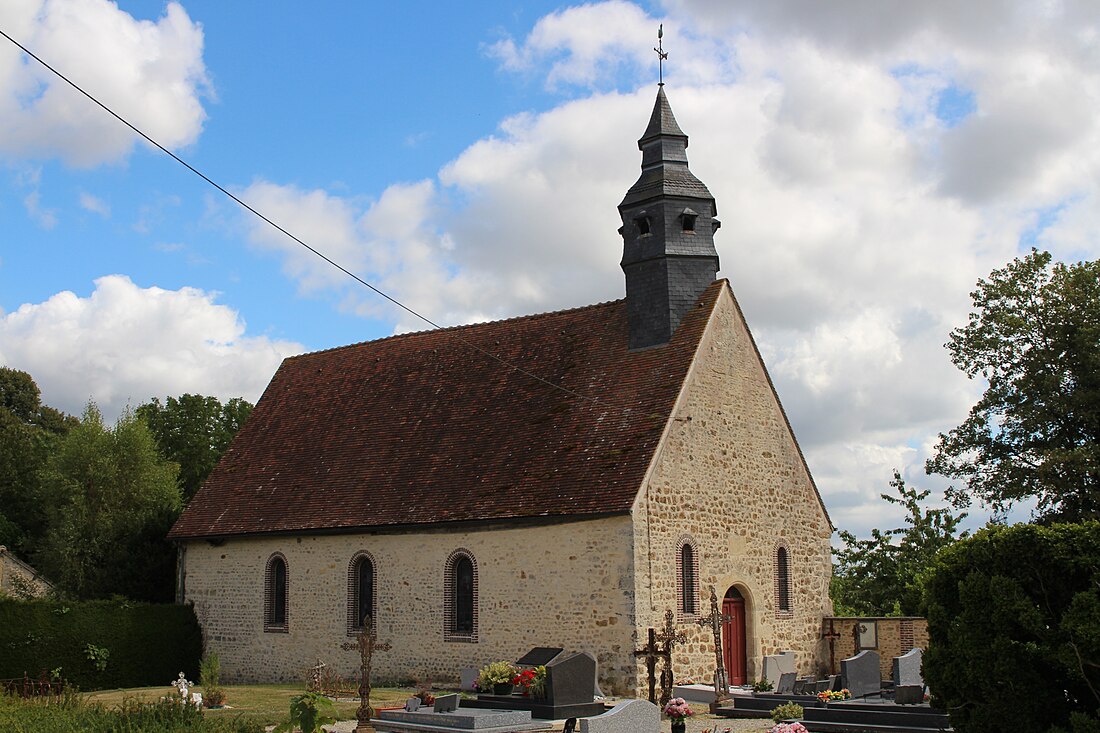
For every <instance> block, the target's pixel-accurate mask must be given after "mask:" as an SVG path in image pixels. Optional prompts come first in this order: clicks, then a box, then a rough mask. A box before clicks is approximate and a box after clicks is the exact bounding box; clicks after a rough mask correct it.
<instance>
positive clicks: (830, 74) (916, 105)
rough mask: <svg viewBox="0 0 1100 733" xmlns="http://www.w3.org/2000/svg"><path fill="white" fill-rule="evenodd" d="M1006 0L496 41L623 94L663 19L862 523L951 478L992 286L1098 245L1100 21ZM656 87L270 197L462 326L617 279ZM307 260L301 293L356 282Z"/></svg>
mask: <svg viewBox="0 0 1100 733" xmlns="http://www.w3.org/2000/svg"><path fill="white" fill-rule="evenodd" d="M979 5H980V4H979ZM987 5H988V6H982V7H981V8H971V5H970V4H963V5H959V4H957V3H920V4H913V3H883V4H882V6H883V8H884V10H883V11H882V12H881V13H880V12H873V13H870V14H868V13H866V12H865V11H866V10H867V5H866V4H865V3H852V2H847V3H846V2H841V3H830V4H829V10H828V12H827V13H824V11H823V10H820V8H821V5H820V4H819V3H813V2H808V3H803V2H788V3H775V2H764V1H763V0H762V1H761V2H758V3H754V2H746V3H725V2H706V1H705V0H697V1H692V0H683V1H682V2H672V3H670V4H669V10H668V13H667V15H666V16H664V17H648V16H647V15H646V14H645V13H644V12H643V11H642V10H641V9H640V8H638V7H637V6H635V5H633V4H630V3H626V2H622V1H621V0H610V1H609V2H603V3H592V4H587V5H583V6H577V7H573V8H569V9H566V10H561V11H557V12H554V13H552V14H550V15H548V16H546V17H545V18H543V19H542V20H540V21H539V22H538V23H536V24H535V26H534V27H533V29H532V31H531V33H530V34H529V35H528V36H527V37H526V38H524V39H519V40H516V39H505V40H503V41H501V42H499V43H497V44H496V45H494V46H492V47H491V48H490V49H488V52H489V53H490V55H492V56H494V57H495V58H497V59H499V60H500V61H501V64H502V66H503V67H504V68H505V69H507V70H512V71H518V72H522V73H526V74H542V75H544V77H545V80H546V83H547V86H548V87H549V88H561V87H563V86H569V85H572V86H574V87H579V88H581V89H584V90H592V89H597V90H599V89H605V90H606V89H608V88H614V86H615V81H614V80H615V78H616V76H618V77H619V78H621V77H622V75H623V74H624V73H628V74H629V73H632V72H630V71H629V70H631V69H635V70H636V69H639V68H641V67H643V66H644V65H645V63H646V62H645V61H644V57H645V56H646V55H649V56H650V57H651V58H653V56H654V55H653V54H652V51H650V50H649V47H650V46H651V45H653V43H652V42H653V41H655V40H656V39H655V38H654V35H655V33H654V31H655V30H656V26H657V24H658V23H659V22H663V23H664V26H665V30H666V35H665V42H666V43H665V47H666V49H669V50H670V52H671V54H670V59H669V64H668V69H667V73H666V80H668V81H669V84H668V86H667V87H666V89H667V91H668V94H669V98H670V100H671V102H672V105H673V108H674V110H675V112H676V115H677V117H678V119H679V121H680V123H681V126H682V127H683V129H684V130H685V131H686V132H687V133H688V135H690V136H691V143H692V144H691V147H690V148H689V150H688V155H689V157H690V158H691V166H692V169H693V170H694V171H695V172H696V174H697V175H698V176H699V177H700V178H701V179H702V180H703V181H704V182H706V183H707V184H708V186H709V187H710V189H711V191H712V192H713V193H714V194H715V197H716V199H717V202H718V208H719V216H720V218H721V219H722V221H723V223H724V226H723V228H722V230H721V231H720V232H719V234H718V236H717V237H716V240H717V243H718V248H719V254H720V256H721V258H722V266H723V270H722V273H721V274H723V275H725V276H727V277H729V278H730V279H731V281H732V283H733V286H734V290H735V292H736V293H737V295H738V297H739V299H740V301H741V302H742V304H743V306H744V308H745V311H746V313H747V316H748V319H749V322H750V325H751V326H752V327H753V329H754V332H755V334H756V336H757V339H758V341H759V342H760V344H761V347H762V350H763V352H764V355H765V358H766V361H767V363H768V365H769V368H770V370H771V372H772V374H773V376H774V377H775V380H776V382H777V386H778V389H779V392H780V394H781V396H782V398H783V401H784V404H785V406H786V408H787V410H788V412H789V414H790V415H791V417H792V421H793V423H794V425H795V429H796V432H797V433H798V435H799V437H800V440H801V442H802V444H803V447H804V448H805V450H806V452H807V455H808V459H809V462H810V465H811V468H812V469H813V470H814V472H815V476H816V479H817V481H818V483H819V485H820V487H821V488H822V490H823V493H824V494H825V497H826V501H827V503H828V504H829V506H830V508H831V509H832V514H833V518H834V521H835V522H836V523H837V524H838V525H839V526H841V527H847V528H852V529H855V530H857V531H865V530H866V529H867V528H868V527H869V526H871V525H878V526H883V525H885V524H891V523H893V522H896V521H900V516H893V517H890V516H887V515H888V514H889V513H888V512H885V511H884V510H885V507H884V506H883V504H882V502H881V501H880V500H879V499H878V494H879V493H881V492H882V491H885V490H887V489H888V486H887V482H888V481H889V479H890V478H891V472H892V469H893V468H898V469H901V470H902V472H903V474H905V476H906V477H907V478H908V479H909V480H910V481H911V482H913V483H917V484H920V485H926V486H937V485H938V486H940V487H941V488H942V486H943V483H942V482H939V483H937V480H935V479H932V478H928V477H925V476H924V475H923V462H924V460H925V458H926V457H927V456H928V453H929V451H930V448H931V446H932V445H933V443H934V437H935V435H936V434H937V433H938V432H939V431H943V430H947V429H949V428H950V427H953V426H954V425H957V424H958V423H959V422H960V421H961V420H962V419H963V417H964V416H965V413H966V411H967V409H968V408H969V406H970V405H971V404H972V403H973V401H974V400H975V399H976V397H977V394H978V390H979V387H980V386H979V385H974V384H971V383H969V382H967V380H966V379H965V378H964V377H963V375H962V374H961V373H960V372H958V371H957V370H956V369H955V368H954V367H953V366H952V365H951V364H950V362H949V360H948V358H947V354H946V352H945V350H944V349H943V343H944V342H945V341H946V339H947V335H948V333H949V331H950V330H951V329H952V328H953V327H956V326H958V325H961V324H962V323H964V322H965V318H966V314H967V312H968V309H969V298H968V295H967V294H968V292H969V291H970V290H971V289H972V288H973V286H974V283H975V281H976V280H977V279H978V278H979V277H982V276H985V275H986V274H988V273H989V271H990V270H992V269H993V268H995V267H999V266H1002V265H1003V264H1004V263H1005V262H1007V261H1008V260H1010V259H1011V258H1012V257H1014V256H1015V255H1016V254H1018V253H1019V252H1020V251H1021V250H1022V249H1024V248H1026V247H1025V245H1027V244H1028V243H1030V242H1032V241H1034V242H1037V243H1038V244H1040V245H1041V246H1044V247H1047V248H1049V249H1051V250H1052V251H1053V252H1054V253H1055V254H1056V255H1057V256H1060V257H1065V258H1073V257H1089V258H1095V257H1097V256H1100V242H1098V240H1097V236H1096V231H1097V229H1098V226H1097V225H1098V224H1100V220H1098V218H1097V214H1096V211H1097V210H1098V208H1097V206H1096V204H1097V201H1098V200H1100V184H1098V182H1100V114H1097V112H1098V111H1100V52H1098V51H1097V48H1098V46H1097V45H1096V44H1095V39H1096V38H1098V37H1100V26H1098V23H1097V17H1096V16H1095V15H1094V14H1089V13H1087V12H1085V5H1083V4H1079V3H1073V2H1064V3H1048V4H1043V5H1042V6H1041V7H1039V6H1036V5H1034V4H1029V3H1007V2H1001V3H992V4H987ZM885 6H889V7H888V8H886V7H885ZM814 8H818V9H819V10H814ZM887 10H889V11H890V12H886V11H887ZM823 13H824V15H825V16H827V17H824V18H822V17H819V16H821V15H822V14H823ZM989 18H997V23H996V24H995V27H994V28H992V29H989V28H988V19H989ZM819 21H820V22H819ZM830 29H832V30H830ZM833 31H835V32H833ZM643 35H645V37H644V38H643V37H642V36H643ZM1090 39H1091V40H1090ZM624 69H626V70H628V71H626V72H624ZM644 75H645V76H652V75H653V74H652V71H646V72H645V73H644ZM631 78H635V79H637V78H641V77H631ZM655 91H656V90H655V88H654V87H653V86H652V85H650V84H646V85H645V86H644V87H643V88H642V90H641V91H638V92H634V93H615V92H607V91H604V92H595V93H593V92H591V91H588V92H586V93H587V95H588V96H585V97H584V98H582V99H578V100H575V101H570V102H567V103H563V104H561V105H560V106H558V107H556V108H554V109H550V110H548V111H545V112H542V113H538V114H534V113H531V114H520V115H517V116H514V117H511V118H509V119H507V120H505V121H503V122H502V123H501V125H500V128H499V131H498V133H497V134H496V135H493V136H492V137H489V138H486V139H483V140H480V141H478V142H476V143H474V144H473V145H471V146H470V147H469V148H468V149H467V150H466V151H465V152H463V153H462V154H461V155H460V156H459V157H458V158H457V159H456V160H454V161H452V162H451V163H449V164H448V165H446V166H444V167H443V168H442V169H441V171H440V173H439V176H438V180H437V181H422V182H419V183H415V184H404V183H402V184H395V185H394V186H393V187H391V188H390V189H388V190H387V191H385V192H383V193H382V194H381V195H380V196H379V197H378V198H377V200H375V201H373V202H367V203H363V202H361V201H357V200H355V199H351V198H343V197H340V196H337V195H335V194H332V193H328V192H324V191H308V192H306V191H298V190H296V189H294V188H292V187H289V186H281V185H279V184H276V183H271V182H260V183H257V184H254V185H253V186H252V187H251V188H250V189H249V190H248V192H247V193H248V195H249V197H250V200H252V201H255V202H256V203H257V204H258V205H259V206H260V207H261V208H264V207H266V206H268V205H270V206H275V207H278V208H277V210H278V211H279V212H280V215H281V216H284V217H286V220H287V221H290V222H292V223H293V224H294V225H298V224H300V225H301V226H302V230H301V231H304V232H307V233H308V232H316V239H317V241H319V242H325V246H324V247H322V249H326V251H328V252H330V253H331V254H333V256H335V257H336V258H337V259H341V261H343V262H347V263H350V264H351V265H352V267H353V268H354V269H355V270H356V271H357V272H358V273H360V274H362V275H364V276H365V277H366V278H367V279H368V280H370V281H372V282H373V283H375V284H377V285H380V286H382V287H383V288H384V289H386V290H387V292H389V293H391V294H392V295H394V296H395V297H397V298H399V299H401V300H403V301H405V302H407V303H409V304H410V305H412V306H413V307H415V308H417V309H421V310H423V311H425V312H427V313H429V314H431V315H433V316H435V317H437V318H438V319H440V320H441V321H442V322H444V323H456V322H463V321H472V320H478V319H483V318H486V317H502V316H509V315H516V314H521V313H530V312H536V311H541V310H552V309H557V308H563V307H571V306H576V305H581V304H585V303H590V302H594V301H597V300H605V299H610V298H616V297H621V294H622V288H623V286H622V282H623V281H622V275H621V272H620V271H619V270H618V267H617V264H618V260H619V257H620V256H621V240H620V239H619V237H618V236H617V235H616V233H615V230H616V228H617V227H618V226H619V223H620V222H619V220H618V216H617V212H616V210H615V205H616V204H617V203H618V202H619V200H621V197H622V195H623V194H624V192H625V191H626V189H627V188H628V187H629V186H630V184H631V183H632V182H633V180H634V178H635V176H636V175H637V173H638V165H639V153H638V151H637V150H636V148H635V146H634V140H635V139H636V138H637V137H638V136H639V135H640V134H641V132H642V130H643V129H644V126H645V123H646V121H647V119H648V114H649V110H650V106H651V104H652V100H653V96H654V93H655ZM952 99H956V100H958V99H962V100H964V103H961V104H959V105H958V107H957V108H955V109H949V108H948V102H950V101H951V100H952ZM968 105H969V106H968ZM387 222H388V223H387ZM393 222H397V223H399V226H398V227H397V228H393V227H392V226H391V225H392V223H393ZM292 228H293V227H292ZM334 229H335V231H334ZM252 237H253V239H254V241H256V242H257V243H260V244H262V245H263V246H267V247H273V248H278V249H283V248H285V246H286V245H285V243H284V244H280V243H278V242H277V241H276V240H274V239H272V237H271V235H270V234H269V233H266V232H264V231H262V230H261V229H259V228H257V229H253V230H252ZM307 238H308V237H307ZM285 256H286V270H287V272H288V273H289V274H290V275H291V276H292V277H296V278H298V279H299V280H300V282H301V284H302V287H303V288H305V289H309V288H314V287H333V286H335V287H343V285H341V284H339V283H337V282H335V281H333V280H331V277H332V276H331V273H329V272H328V271H327V270H326V269H325V267H324V266H319V265H318V264H317V263H315V262H314V263H308V262H306V261H304V260H303V259H302V255H301V253H300V252H298V251H288V252H287V254H286V255H285ZM344 292H345V293H346V294H347V301H346V302H347V303H348V304H349V306H350V307H356V308H361V309H366V310H370V311H371V312H372V313H374V314H376V315H377V314H378V313H379V312H384V311H380V310H379V309H380V308H382V309H387V310H388V306H384V305H379V303H378V301H377V300H374V299H373V296H364V295H363V294H362V292H361V291H360V290H358V289H355V288H346V289H345V290H344ZM389 313H391V314H393V313H394V312H393V311H392V310H390V311H389ZM391 317H392V318H394V319H395V320H396V321H397V322H398V328H399V329H402V328H410V327H411V328H423V327H424V326H423V324H420V323H416V322H415V321H411V320H410V319H408V318H406V317H405V316H404V315H401V314H396V315H392V316H391Z"/></svg>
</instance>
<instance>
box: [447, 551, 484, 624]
mask: <svg viewBox="0 0 1100 733" xmlns="http://www.w3.org/2000/svg"><path fill="white" fill-rule="evenodd" d="M445 572H446V576H445V578H444V581H445V585H444V599H443V603H444V616H445V618H446V628H445V629H444V632H443V638H444V640H446V641H469V642H476V641H477V563H476V562H475V561H474V556H473V555H472V554H471V553H470V551H469V550H461V549H460V550H455V551H454V552H452V553H451V556H450V557H448V558H447V566H446V571H445Z"/></svg>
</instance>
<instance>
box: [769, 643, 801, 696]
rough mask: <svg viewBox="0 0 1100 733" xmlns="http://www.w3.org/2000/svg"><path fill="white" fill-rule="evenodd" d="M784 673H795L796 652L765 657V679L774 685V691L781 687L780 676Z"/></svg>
mask: <svg viewBox="0 0 1100 733" xmlns="http://www.w3.org/2000/svg"><path fill="white" fill-rule="evenodd" d="M784 672H794V652H792V651H786V652H781V653H779V654H769V655H768V656H766V657H764V679H766V680H767V681H768V682H771V683H772V689H773V690H775V689H776V688H778V687H779V676H780V675H781V674H783V673H784Z"/></svg>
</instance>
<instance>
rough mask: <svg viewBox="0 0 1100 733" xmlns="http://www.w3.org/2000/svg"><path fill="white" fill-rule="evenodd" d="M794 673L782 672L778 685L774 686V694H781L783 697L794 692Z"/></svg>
mask: <svg viewBox="0 0 1100 733" xmlns="http://www.w3.org/2000/svg"><path fill="white" fill-rule="evenodd" d="M794 678H795V673H794V672H784V673H783V674H781V675H779V684H777V685H776V686H775V692H777V693H782V694H784V695H787V694H790V693H793V692H794Z"/></svg>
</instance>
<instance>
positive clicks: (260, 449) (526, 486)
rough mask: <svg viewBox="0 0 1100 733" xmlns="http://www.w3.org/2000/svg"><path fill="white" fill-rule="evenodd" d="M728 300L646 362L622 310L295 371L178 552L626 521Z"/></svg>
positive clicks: (463, 331)
mask: <svg viewBox="0 0 1100 733" xmlns="http://www.w3.org/2000/svg"><path fill="white" fill-rule="evenodd" d="M723 287H728V286H727V284H726V281H725V280H720V281H717V282H715V283H714V284H712V285H711V286H710V287H709V288H708V289H707V290H706V291H705V292H704V293H703V295H702V296H700V299H699V302H698V304H697V307H696V308H695V309H694V310H692V311H691V312H690V313H689V314H688V316H687V317H686V318H684V320H683V322H682V323H681V324H680V327H679V328H678V329H677V331H676V333H675V335H674V336H673V339H672V341H671V342H670V343H668V344H666V345H663V346H657V347H653V348H649V349H642V350H638V351H634V352H631V351H628V350H627V330H626V329H627V327H626V303H625V301H622V300H618V301H614V302H611V303H602V304H599V305H593V306H588V307H585V308H577V309H575V310H569V311H561V312H557V313H547V314H543V315H535V316H527V317H523V318H515V319H511V320H507V321H497V322H493V323H482V324H477V325H473V326H463V327H458V328H452V329H445V330H437V331H426V332H423V333H413V334H405V335H401V336H394V337H391V338H386V339H380V340H378V341H370V342H366V343H362V344H355V345H352V346H345V347H342V348H338V349H332V350H329V351H321V352H317V353H313V354H306V355H303V356H296V357H292V358H289V359H286V360H285V361H284V362H283V364H282V366H281V367H280V368H279V371H278V372H277V373H276V374H275V377H274V378H273V379H272V380H271V384H269V385H268V387H267V390H266V391H265V392H264V394H263V397H262V398H261V399H260V401H259V403H258V404H257V405H256V409H255V410H254V411H253V412H252V415H251V417H250V418H249V419H248V422H247V423H246V424H245V426H244V428H243V429H242V430H241V432H240V433H239V434H238V435H237V437H236V439H235V440H234V441H233V443H232V445H231V446H230V448H229V450H228V451H227V452H226V454H225V456H224V457H223V458H222V460H221V462H220V463H219V464H218V465H217V467H216V468H215V469H214V471H213V473H212V474H211V475H210V478H209V479H208V480H207V481H206V483H205V484H204V485H203V487H202V489H201V490H200V491H199V492H198V494H197V495H196V496H195V498H194V499H193V500H192V501H191V504H190V505H189V506H188V507H187V509H186V510H185V511H184V512H183V514H182V515H181V516H180V518H179V520H178V521H177V522H176V524H175V526H174V527H173V528H172V531H171V533H170V534H169V537H170V538H172V539H177V540H178V539H192V538H202V537H208V538H213V537H224V536H231V535H243V534H256V533H264V532H299V531H301V532H309V531H334V530H335V531H353V530H355V529H359V528H364V529H365V528H385V527H399V526H401V527H403V526H409V525H430V524H438V523H442V522H462V521H486V520H505V519H512V520H515V519H525V518H534V517H555V516H569V517H576V516H585V515H601V514H607V513H618V512H626V511H629V509H630V507H631V505H632V504H633V502H634V498H635V496H636V495H637V492H638V490H639V488H640V487H641V483H642V480H643V478H644V476H645V472H646V470H647V468H648V466H649V464H650V461H651V459H652V457H653V452H654V450H655V449H656V447H657V444H658V441H659V440H660V437H661V434H662V430H663V428H664V426H665V424H666V422H667V421H668V419H669V416H670V413H671V411H672V408H673V405H674V403H675V401H676V397H677V395H678V394H679V392H680V388H681V386H682V384H683V381H684V378H685V377H686V375H687V372H688V368H689V366H690V365H691V361H692V359H693V358H694V355H695V351H696V349H697V347H698V345H699V340H700V338H701V336H702V334H703V329H704V328H705V326H706V323H707V320H708V319H709V317H710V314H711V312H712V311H713V309H714V304H715V303H716V302H717V299H718V294H719V292H720V291H721V289H722V288H723ZM464 342H465V343H464ZM468 344H474V345H476V346H478V347H480V348H482V349H484V350H485V351H488V352H491V353H492V354H494V355H496V356H497V357H499V358H500V359H502V360H503V361H505V362H507V363H508V364H513V365H515V366H518V367H520V368H521V369H523V370H525V371H528V372H531V373H533V374H535V375H537V376H538V377H540V378H542V379H544V380H546V381H547V382H550V383H551V384H554V385H558V386H560V387H563V388H564V389H566V390H571V391H573V392H576V393H578V394H579V395H584V396H585V397H592V398H595V400H598V401H593V400H590V399H585V398H582V397H578V396H574V395H571V394H569V393H567V392H564V391H562V390H560V389H555V388H554V387H552V386H550V385H548V384H545V383H543V382H540V381H538V380H535V379H533V378H531V377H529V376H526V375H523V374H520V373H517V372H515V371H513V370H511V369H509V368H508V367H505V366H502V365H501V364H500V363H498V362H496V361H494V360H492V359H490V358H489V357H487V356H485V355H484V354H481V353H479V352H478V351H476V350H474V349H473V348H471V347H470V346H469V345H468Z"/></svg>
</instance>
